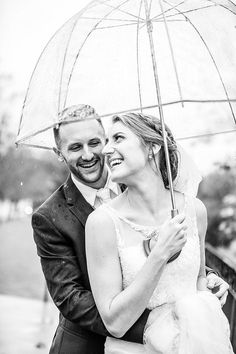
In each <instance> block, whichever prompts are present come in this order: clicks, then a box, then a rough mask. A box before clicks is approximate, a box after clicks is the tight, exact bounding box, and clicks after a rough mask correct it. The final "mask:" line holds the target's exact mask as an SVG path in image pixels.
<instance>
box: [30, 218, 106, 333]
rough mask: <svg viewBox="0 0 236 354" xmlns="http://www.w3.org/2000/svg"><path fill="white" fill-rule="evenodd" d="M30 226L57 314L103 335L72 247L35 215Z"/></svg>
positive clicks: (103, 331)
mask: <svg viewBox="0 0 236 354" xmlns="http://www.w3.org/2000/svg"><path fill="white" fill-rule="evenodd" d="M32 227H33V230H34V240H35V243H36V245H37V253H38V255H39V256H40V259H41V265H42V269H43V273H44V276H45V279H46V283H47V287H48V290H49V293H50V295H51V297H52V299H53V301H54V303H55V305H56V306H57V308H58V309H59V311H60V312H61V313H62V315H63V316H64V317H65V318H66V319H68V320H69V321H72V322H76V323H78V324H79V325H80V326H81V327H82V328H84V329H87V330H90V331H92V332H96V333H98V334H101V335H103V336H107V335H108V332H107V330H106V328H105V326H104V325H103V322H102V320H101V318H100V316H99V313H98V311H97V308H96V306H95V303H94V300H93V296H92V293H91V291H89V290H87V289H85V287H84V285H83V280H82V272H81V268H80V265H79V263H78V259H77V257H76V255H75V254H74V250H73V245H72V244H70V243H69V240H67V239H66V238H65V236H64V235H62V234H61V233H60V232H59V230H58V229H57V228H56V227H55V225H54V224H53V223H52V222H51V221H50V220H49V219H48V218H47V217H46V216H44V215H42V214H40V213H39V212H36V213H34V214H33V217H32Z"/></svg>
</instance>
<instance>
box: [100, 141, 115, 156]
mask: <svg viewBox="0 0 236 354" xmlns="http://www.w3.org/2000/svg"><path fill="white" fill-rule="evenodd" d="M114 151H115V149H114V147H113V146H112V144H111V143H110V142H109V141H108V142H107V143H106V145H105V146H104V148H103V150H102V153H103V154H104V155H111V154H113V152H114Z"/></svg>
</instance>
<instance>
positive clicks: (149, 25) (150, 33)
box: [145, 0, 177, 214]
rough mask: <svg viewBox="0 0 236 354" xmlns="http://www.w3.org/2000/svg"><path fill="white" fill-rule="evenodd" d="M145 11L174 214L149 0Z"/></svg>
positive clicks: (173, 198) (174, 205) (174, 206)
mask: <svg viewBox="0 0 236 354" xmlns="http://www.w3.org/2000/svg"><path fill="white" fill-rule="evenodd" d="M145 12H146V21H147V32H148V36H149V43H150V51H151V57H152V66H153V73H154V79H155V86H156V94H157V101H158V110H159V115H160V121H161V127H162V136H163V143H164V151H165V159H166V170H167V176H168V182H169V188H170V196H171V204H172V214H174V213H175V210H177V209H176V203H175V197H174V188H173V182H172V173H171V167H170V157H169V150H168V144H167V138H166V130H165V121H164V114H163V109H162V101H161V90H160V85H159V79H158V73H157V65H156V57H155V51H154V43H153V36H152V23H151V20H150V17H149V9H148V4H147V0H145Z"/></svg>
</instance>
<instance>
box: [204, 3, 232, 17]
mask: <svg viewBox="0 0 236 354" xmlns="http://www.w3.org/2000/svg"><path fill="white" fill-rule="evenodd" d="M207 1H209V2H211V3H213V4H214V5H213V6H220V7H223V8H224V9H225V10H227V11H229V12H232V13H233V14H234V15H236V13H235V12H234V11H233V10H231V9H230V8H228V7H227V6H225V5H223V4H218V3H217V2H215V1H213V0H207ZM228 1H229V2H230V3H231V4H232V5H234V7H235V3H233V1H231V0H228Z"/></svg>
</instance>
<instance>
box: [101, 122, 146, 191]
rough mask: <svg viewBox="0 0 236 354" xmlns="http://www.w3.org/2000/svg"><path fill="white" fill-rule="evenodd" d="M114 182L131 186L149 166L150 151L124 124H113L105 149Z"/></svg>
mask: <svg viewBox="0 0 236 354" xmlns="http://www.w3.org/2000/svg"><path fill="white" fill-rule="evenodd" d="M103 153H104V154H105V155H106V157H107V164H108V167H109V168H110V170H111V178H112V180H113V181H114V182H119V183H124V184H127V185H129V183H132V181H133V180H134V179H136V178H137V175H138V174H140V173H141V172H142V171H143V169H144V168H145V167H146V166H147V162H148V149H147V147H145V146H144V145H143V144H142V143H141V141H140V139H139V138H138V137H137V135H135V134H134V133H133V132H132V131H131V130H130V129H129V128H128V127H126V126H125V125H124V124H123V123H122V122H116V123H113V124H112V126H111V128H110V129H109V131H108V142H107V144H106V145H105V147H104V149H103Z"/></svg>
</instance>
